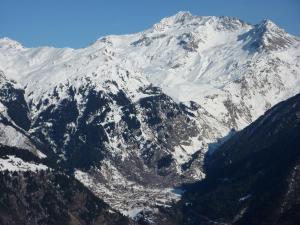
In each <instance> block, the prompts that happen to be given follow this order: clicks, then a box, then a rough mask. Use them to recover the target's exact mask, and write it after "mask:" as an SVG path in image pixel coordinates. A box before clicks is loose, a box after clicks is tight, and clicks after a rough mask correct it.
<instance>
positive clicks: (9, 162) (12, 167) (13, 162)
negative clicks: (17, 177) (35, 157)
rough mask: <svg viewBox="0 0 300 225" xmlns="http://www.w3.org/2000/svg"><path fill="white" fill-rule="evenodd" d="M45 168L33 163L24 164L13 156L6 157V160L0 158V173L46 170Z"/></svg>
mask: <svg viewBox="0 0 300 225" xmlns="http://www.w3.org/2000/svg"><path fill="white" fill-rule="evenodd" d="M46 169H48V167H47V166H45V165H43V164H37V163H33V162H25V161H23V160H22V159H20V158H17V157H15V156H13V155H9V156H7V158H0V171H4V170H8V171H33V172H35V171H37V170H46Z"/></svg>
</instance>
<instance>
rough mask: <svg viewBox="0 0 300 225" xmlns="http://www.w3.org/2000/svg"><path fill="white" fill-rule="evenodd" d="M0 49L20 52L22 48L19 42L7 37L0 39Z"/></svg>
mask: <svg viewBox="0 0 300 225" xmlns="http://www.w3.org/2000/svg"><path fill="white" fill-rule="evenodd" d="M0 48H2V49H17V50H22V49H24V47H23V46H22V44H20V43H19V42H17V41H15V40H12V39H10V38H8V37H4V38H0Z"/></svg>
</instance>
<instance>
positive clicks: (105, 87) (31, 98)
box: [0, 12, 300, 213]
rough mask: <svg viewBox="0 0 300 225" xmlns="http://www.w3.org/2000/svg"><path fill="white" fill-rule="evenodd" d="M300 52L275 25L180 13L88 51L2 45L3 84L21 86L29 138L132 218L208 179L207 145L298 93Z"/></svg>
mask: <svg viewBox="0 0 300 225" xmlns="http://www.w3.org/2000/svg"><path fill="white" fill-rule="evenodd" d="M264 28H266V29H264ZM270 38H271V39H270ZM265 39H266V40H267V41H268V42H267V41H265ZM270 40H271V41H270ZM1 43H4V44H3V45H1ZM5 43H6V44H5ZM1 46H2V47H1ZM5 46H6V47H5ZM14 47H15V48H14ZM299 50H300V41H299V40H298V38H296V37H294V36H291V35H289V34H287V33H285V32H284V31H283V30H281V29H279V28H278V29H277V26H275V25H274V24H273V23H271V22H269V21H264V22H262V23H261V24H259V25H257V26H252V25H249V24H247V23H244V22H242V21H240V20H238V19H234V18H230V17H197V16H192V15H191V14H189V13H184V12H181V13H179V14H177V15H175V16H173V17H169V18H165V19H163V20H162V21H161V22H160V23H158V24H156V25H154V26H153V27H152V28H149V29H148V30H145V31H142V32H139V33H135V34H131V35H121V36H116V35H114V36H107V37H103V38H100V39H99V40H97V41H96V42H95V43H94V44H92V45H90V46H88V47H87V48H81V49H71V48H63V49H57V48H53V47H41V48H24V47H22V48H20V46H19V45H18V44H17V43H15V42H14V41H10V40H8V39H5V40H3V39H2V41H0V70H2V71H3V77H5V79H4V80H3V81H2V80H1V81H0V82H1V84H2V83H3V84H6V83H9V82H10V81H9V80H11V79H13V80H14V82H15V84H14V85H15V86H16V87H21V89H22V90H21V92H20V93H21V94H19V97H18V100H20V101H21V99H24V101H25V105H26V107H27V108H28V112H24V113H22V114H21V115H18V116H22V118H23V117H24V116H29V125H28V126H29V127H28V129H27V128H26V129H27V130H26V132H24V134H26V135H27V136H28V137H30V140H29V142H32V143H31V144H32V145H33V146H36V148H37V149H38V150H40V151H41V153H43V154H44V155H46V156H47V157H49V158H51V159H52V160H53V161H56V162H57V163H58V164H59V165H60V166H62V167H64V168H67V169H70V170H71V171H72V172H74V173H75V176H77V179H79V180H81V181H82V183H84V184H85V185H86V186H87V187H89V188H90V189H91V190H92V191H93V192H94V193H96V194H97V195H98V196H99V197H103V198H104V200H105V201H108V202H109V203H110V204H111V205H113V206H114V207H115V208H117V209H119V210H121V211H124V212H125V213H126V212H128V211H130V209H135V208H142V205H143V204H144V203H145V202H147V204H148V205H146V206H145V207H154V206H155V205H156V204H157V201H158V199H159V198H163V199H164V203H163V204H168V202H169V201H172V199H178V196H177V195H174V193H173V192H172V189H173V188H174V187H175V186H176V185H178V184H180V183H182V182H193V181H195V180H199V179H203V178H204V177H205V174H204V171H203V163H204V161H203V160H204V155H205V154H206V152H207V150H208V146H209V145H210V144H212V143H218V142H222V141H220V140H221V139H222V138H223V137H224V136H226V135H227V134H228V133H230V132H231V131H232V130H241V129H242V128H244V127H245V126H247V125H248V124H250V123H251V122H252V121H254V120H255V119H256V118H258V117H259V116H260V115H262V114H263V113H264V112H265V111H266V110H267V109H269V108H270V107H272V106H273V105H275V104H276V103H278V102H279V101H282V100H285V99H287V98H288V97H291V96H293V95H295V94H297V93H299V92H300V85H299V84H300V76H299V74H300V69H299V58H300V51H299ZM14 85H13V86H14ZM16 90H18V89H17V88H11V89H9V95H11V96H15V92H16ZM18 93H19V92H18ZM0 94H3V93H0ZM5 96H6V95H5V94H3V98H5ZM0 97H1V96H0ZM0 99H1V98H0ZM13 101H14V100H13ZM22 102H23V100H22ZM1 107H2V108H3V109H4V111H1V114H3V112H5V111H6V110H7V109H8V108H7V106H5V105H4V106H2V105H1ZM25 114H26V115H25ZM3 115H4V114H3ZM4 116H5V118H7V119H8V120H11V121H13V122H15V123H16V124H18V122H17V121H18V119H16V118H19V117H18V116H17V115H16V114H11V115H10V116H9V115H8V116H7V115H6V114H5V115H4ZM24 118H25V117H24ZM3 121H4V120H3ZM3 121H2V120H1V121H0V123H1V125H2V126H4V127H5V129H6V130H8V131H9V132H11V133H8V131H7V132H6V133H5V132H4V134H3V135H2V136H1V137H2V139H1V140H2V142H5V143H12V144H15V143H13V142H9V140H8V138H7V137H8V135H7V134H9V135H10V136H14V135H15V136H16V137H17V135H19V134H20V133H19V132H16V133H13V132H12V131H11V130H12V129H15V128H12V126H11V125H7V124H4V122H3ZM15 136H14V137H15ZM26 141H28V140H27V139H26ZM36 143H40V144H39V146H38V147H37V145H36ZM219 144H220V143H219ZM124 164H126V165H124ZM128 165H130V166H129V168H128ZM127 186H130V187H132V192H130V191H128V189H127V190H126V187H127ZM116 190H118V191H116ZM149 193H150V194H151V196H150V197H149ZM162 195H163V196H162ZM112 196H114V197H115V198H112ZM136 196H140V198H137V197H136ZM155 196H156V197H155Z"/></svg>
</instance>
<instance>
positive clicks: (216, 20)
mask: <svg viewBox="0 0 300 225" xmlns="http://www.w3.org/2000/svg"><path fill="white" fill-rule="evenodd" d="M247 26H250V25H249V24H247V23H245V22H243V21H242V20H239V19H237V18H234V17H228V16H220V17H218V16H195V15H192V14H191V13H190V12H186V11H181V12H178V13H177V14H175V15H173V16H170V17H166V18H164V19H162V20H161V21H160V22H159V23H157V24H155V25H154V26H153V28H154V30H155V31H165V30H168V29H174V28H176V29H184V28H190V27H194V28H197V27H212V28H213V29H214V30H216V31H221V30H236V29H240V28H243V27H247Z"/></svg>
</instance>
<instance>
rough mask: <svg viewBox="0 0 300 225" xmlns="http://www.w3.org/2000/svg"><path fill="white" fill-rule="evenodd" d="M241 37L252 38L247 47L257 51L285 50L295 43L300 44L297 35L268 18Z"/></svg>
mask: <svg viewBox="0 0 300 225" xmlns="http://www.w3.org/2000/svg"><path fill="white" fill-rule="evenodd" d="M241 37H242V38H245V40H250V42H249V44H248V45H247V47H250V48H248V49H250V50H255V51H256V50H258V51H267V52H270V51H276V50H284V49H287V48H288V47H290V46H292V45H294V44H297V43H298V44H299V39H298V38H297V37H295V36H292V35H290V34H288V33H287V32H286V31H285V30H284V29H282V28H280V27H278V26H277V25H276V24H275V23H274V22H273V21H271V20H268V19H265V20H263V21H262V22H261V23H259V24H257V25H255V26H254V27H253V29H251V30H250V31H249V32H248V33H246V34H245V35H242V36H241Z"/></svg>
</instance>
